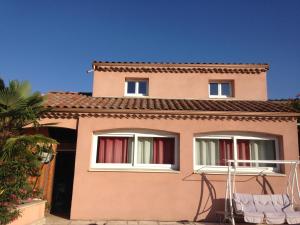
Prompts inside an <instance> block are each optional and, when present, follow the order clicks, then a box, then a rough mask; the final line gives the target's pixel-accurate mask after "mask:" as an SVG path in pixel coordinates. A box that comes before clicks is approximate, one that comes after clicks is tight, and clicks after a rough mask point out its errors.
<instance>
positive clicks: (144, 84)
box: [139, 81, 148, 95]
mask: <svg viewBox="0 0 300 225" xmlns="http://www.w3.org/2000/svg"><path fill="white" fill-rule="evenodd" d="M147 84H148V82H147V81H139V94H142V95H147Z"/></svg>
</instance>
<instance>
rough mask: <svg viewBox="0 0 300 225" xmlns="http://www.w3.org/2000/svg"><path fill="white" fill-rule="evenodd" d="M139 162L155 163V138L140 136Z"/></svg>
mask: <svg viewBox="0 0 300 225" xmlns="http://www.w3.org/2000/svg"><path fill="white" fill-rule="evenodd" d="M137 163H143V164H149V163H153V138H149V137H139V138H138V150H137Z"/></svg>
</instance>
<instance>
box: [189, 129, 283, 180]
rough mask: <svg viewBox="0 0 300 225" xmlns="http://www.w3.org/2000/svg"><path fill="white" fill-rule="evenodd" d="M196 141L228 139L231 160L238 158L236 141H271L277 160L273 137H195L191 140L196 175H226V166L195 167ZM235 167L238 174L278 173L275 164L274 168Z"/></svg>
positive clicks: (277, 152)
mask: <svg viewBox="0 0 300 225" xmlns="http://www.w3.org/2000/svg"><path fill="white" fill-rule="evenodd" d="M197 139H214V140H218V139H230V140H232V141H233V157H234V158H233V159H234V160H237V157H238V155H237V154H238V149H237V141H238V140H271V141H274V142H275V158H276V159H275V160H278V159H279V144H278V139H277V138H275V137H268V136H246V135H238V134H237V135H234V134H229V135H209V136H195V137H194V138H193V165H194V166H193V167H194V171H195V172H196V173H201V172H211V173H227V172H228V167H227V166H213V165H196V140H197ZM234 165H235V166H236V171H237V172H239V173H245V174H247V173H250V174H251V173H255V174H256V173H262V172H263V173H278V172H279V169H280V168H279V165H278V164H276V167H239V166H237V163H234Z"/></svg>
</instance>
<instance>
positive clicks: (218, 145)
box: [195, 139, 233, 166]
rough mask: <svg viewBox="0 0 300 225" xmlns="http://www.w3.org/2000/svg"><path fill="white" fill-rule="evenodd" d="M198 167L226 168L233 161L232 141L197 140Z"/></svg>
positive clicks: (196, 155)
mask: <svg viewBox="0 0 300 225" xmlns="http://www.w3.org/2000/svg"><path fill="white" fill-rule="evenodd" d="M195 157H196V165H212V166H225V165H227V160H228V159H233V142H232V140H218V139H215V140H214V139H197V140H196V153H195Z"/></svg>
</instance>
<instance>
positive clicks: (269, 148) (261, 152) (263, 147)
mask: <svg viewBox="0 0 300 225" xmlns="http://www.w3.org/2000/svg"><path fill="white" fill-rule="evenodd" d="M250 151H251V159H252V160H276V153H275V142H274V141H273V140H251V141H250ZM252 166H262V167H271V166H273V165H271V164H258V163H254V164H253V165H252Z"/></svg>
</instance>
